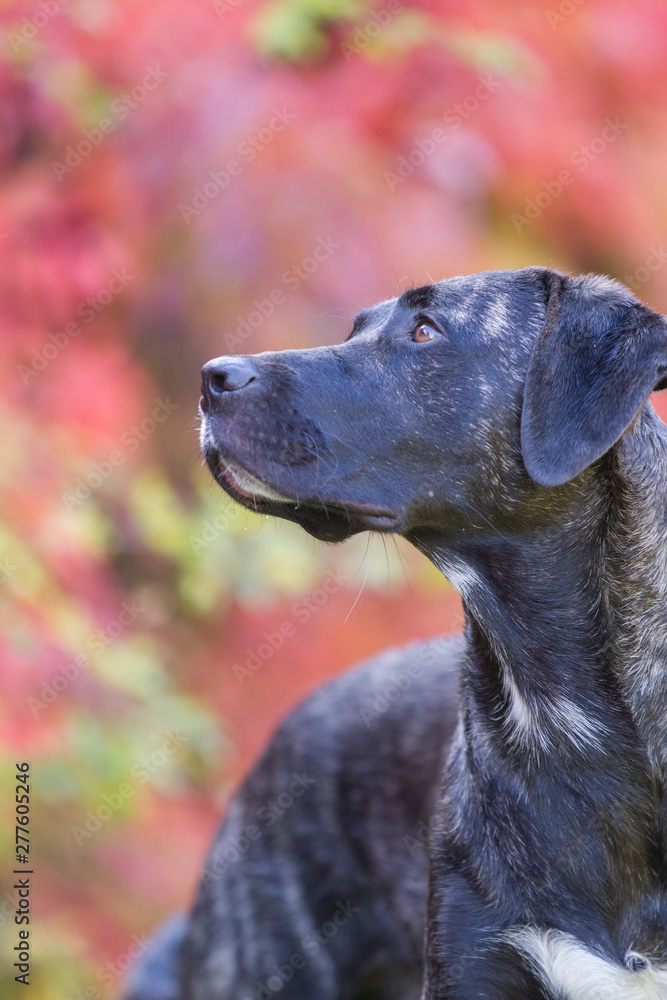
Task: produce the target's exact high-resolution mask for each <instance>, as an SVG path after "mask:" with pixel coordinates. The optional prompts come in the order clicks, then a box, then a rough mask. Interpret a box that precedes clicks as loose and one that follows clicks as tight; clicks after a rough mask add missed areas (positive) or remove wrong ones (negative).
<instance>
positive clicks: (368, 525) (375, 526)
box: [205, 449, 401, 542]
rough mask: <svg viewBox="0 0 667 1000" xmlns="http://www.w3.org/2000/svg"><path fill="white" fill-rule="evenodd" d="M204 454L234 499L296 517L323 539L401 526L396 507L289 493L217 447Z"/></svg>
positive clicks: (337, 539)
mask: <svg viewBox="0 0 667 1000" xmlns="http://www.w3.org/2000/svg"><path fill="white" fill-rule="evenodd" d="M205 454H206V462H207V464H208V467H209V469H210V470H211V472H212V473H213V476H214V477H215V480H216V482H217V483H218V485H219V486H221V487H222V489H223V490H224V491H225V493H228V494H229V496H230V497H232V499H233V500H236V502H237V503H239V504H241V505H242V506H243V507H246V508H247V509H248V510H253V511H256V512H257V513H258V514H266V515H268V516H271V517H282V518H284V519H285V520H287V521H294V522H295V523H296V524H298V525H300V527H302V528H303V529H304V531H307V532H308V533H309V534H310V535H313V536H314V537H315V538H317V539H319V540H320V541H322V542H343V541H345V539H346V538H350V537H351V536H352V535H356V534H358V532H360V531H380V532H391V531H397V530H398V529H399V527H400V523H401V518H400V516H399V515H398V514H396V513H395V512H394V511H391V510H386V509H376V508H373V507H370V506H367V505H366V504H344V503H340V502H338V503H337V502H334V501H329V500H323V499H320V498H314V499H303V498H301V499H299V498H297V497H290V496H287V495H285V494H283V493H280V492H279V491H278V490H277V489H274V488H273V487H272V486H271V485H269V484H268V483H266V482H264V481H263V480H261V479H259V478H258V477H257V476H255V475H253V473H251V472H249V471H248V470H247V469H245V468H244V467H243V466H241V465H239V464H238V462H235V461H234V460H233V459H230V458H226V457H224V456H223V455H221V453H220V452H219V451H218V450H217V449H206V452H205Z"/></svg>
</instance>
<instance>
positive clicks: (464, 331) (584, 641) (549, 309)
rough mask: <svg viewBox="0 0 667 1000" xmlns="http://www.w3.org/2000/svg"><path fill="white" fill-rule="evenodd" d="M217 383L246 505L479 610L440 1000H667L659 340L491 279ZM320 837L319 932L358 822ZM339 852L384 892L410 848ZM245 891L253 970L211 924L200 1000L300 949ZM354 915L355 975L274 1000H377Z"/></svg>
mask: <svg viewBox="0 0 667 1000" xmlns="http://www.w3.org/2000/svg"><path fill="white" fill-rule="evenodd" d="M202 374H203V391H202V403H201V408H202V412H203V422H202V435H201V441H202V447H203V451H204V455H205V457H206V461H207V463H208V465H209V468H210V470H211V472H212V473H213V475H214V477H215V478H216V480H217V481H218V482H219V484H220V485H221V486H222V487H223V489H225V490H226V492H227V493H229V494H230V495H231V496H232V497H233V498H234V499H235V500H236V501H237V502H239V503H241V504H243V505H244V506H246V507H248V508H250V509H256V510H258V511H260V512H262V513H265V514H271V515H274V516H278V517H284V518H286V519H289V520H292V521H296V522H297V523H298V524H300V525H301V526H302V527H303V528H305V530H307V531H308V532H310V533H311V534H312V535H314V536H315V537H316V538H320V539H322V540H324V541H329V542H339V541H343V540H344V539H346V538H348V537H349V536H350V535H352V534H354V533H356V532H358V531H363V530H373V531H378V532H395V533H400V534H401V535H403V536H404V537H405V538H406V539H408V540H409V541H410V542H412V544H414V545H415V546H416V547H417V548H418V549H419V550H420V551H421V552H423V553H424V554H425V555H426V556H427V557H428V558H429V559H431V560H432V561H433V562H434V563H435V565H436V566H438V567H439V568H440V569H441V570H442V572H443V573H444V574H445V576H446V577H447V578H448V579H449V581H450V582H451V583H452V584H453V585H454V586H455V587H456V588H457V589H458V590H459V592H460V593H461V595H462V597H463V601H464V607H465V612H466V630H465V641H464V643H463V645H462V646H461V647H460V649H459V651H458V652H457V653H456V655H455V656H454V659H455V660H456V662H457V664H458V670H459V672H460V695H459V712H458V721H457V723H456V730H455V733H454V735H453V737H452V741H451V747H450V749H449V751H448V754H447V759H446V762H445V764H444V766H443V769H442V772H443V773H442V791H441V792H440V793H439V794H438V797H437V801H436V804H435V828H434V832H433V836H432V839H431V846H430V869H429V878H428V905H427V915H426V934H425V953H424V981H423V988H422V997H423V1000H445V998H446V1000H472V998H487V1000H516V998H521V1000H649V998H665V997H667V856H666V853H665V838H666V835H667V796H666V793H665V773H666V767H667V725H666V724H665V710H666V709H667V670H666V669H665V667H666V666H667V663H666V660H667V649H666V645H667V630H666V629H665V625H666V624H667V573H666V569H667V567H666V565H665V564H666V562H667V535H666V533H665V529H666V527H667V429H666V428H665V427H664V425H663V424H662V422H661V421H660V420H659V418H658V417H657V415H656V414H655V411H654V410H653V408H652V406H651V404H650V402H649V400H648V397H649V395H650V393H651V392H652V391H654V390H656V389H662V388H665V387H667V322H666V321H665V319H664V318H663V317H662V316H660V315H659V314H657V313H655V312H653V311H651V310H650V309H648V308H647V307H646V306H644V305H642V304H641V303H640V302H639V301H638V300H637V299H636V298H635V297H634V296H633V295H632V294H631V293H630V292H629V291H628V290H627V289H625V288H624V287H623V286H621V285H619V284H617V283H616V282H613V281H611V280H610V279H608V278H603V277H598V276H594V275H587V276H577V277H571V276H566V275H563V274H559V273H558V272H555V271H552V270H550V269H546V268H527V269H522V270H518V271H509V272H487V273H483V274H478V275H471V276H467V277H459V278H451V279H448V280H446V281H443V282H439V283H434V284H431V285H427V286H423V287H420V288H414V289H410V290H409V291H406V292H404V293H403V294H402V295H400V296H398V297H397V298H396V299H392V300H389V301H387V302H383V303H380V304H379V305H377V306H375V307H373V308H372V309H369V310H366V311H364V312H362V313H361V314H359V315H358V316H357V318H356V320H355V322H354V325H353V327H352V331H351V333H350V336H349V337H348V339H347V341H346V342H345V343H344V344H342V345H337V346H334V347H323V348H312V349H309V350H301V351H283V352H275V353H271V352H269V353H265V354H260V355H257V356H254V357H249V356H246V357H232V358H217V359H214V360H213V361H212V362H209V363H208V364H207V365H205V366H204V369H203V373H202ZM334 702H335V699H334ZM419 710H420V711H428V706H427V705H426V703H425V701H424V702H421V705H420V709H419ZM339 711H344V709H343V707H342V706H340V708H339ZM320 724H321V725H322V726H324V719H321V720H320ZM443 732H444V729H443ZM312 735H313V733H312V728H311V732H310V736H311V738H312ZM444 742H446V738H445V737H443V743H444ZM290 745H291V746H298V735H297V734H296V733H293V734H292V738H291V742H290ZM274 750H275V746H274ZM381 752H385V745H384V744H382V746H381ZM415 752H416V748H415ZM386 753H387V754H389V753H390V746H387V747H386ZM407 763H408V764H409V761H407ZM267 766H268V767H269V768H270V766H271V765H270V763H269V764H268V765H267ZM288 766H289V765H288ZM401 767H403V762H402V763H401ZM283 770H284V767H283ZM348 771H349V769H348V770H344V771H343V772H341V774H340V776H339V777H338V779H337V780H338V781H339V782H343V783H345V784H348V785H351V786H352V787H351V789H350V791H349V793H348V794H349V796H350V799H349V801H350V802H352V801H354V787H353V786H354V780H352V779H353V777H354V776H351V775H350V774H349V773H348ZM418 772H419V768H417V773H418ZM250 780H251V782H252V780H253V779H252V778H251V779H250ZM432 787H433V786H431V788H432ZM385 790H386V785H383V791H385ZM404 791H405V789H403V792H404ZM253 801H256V796H255V798H254V799H253ZM305 802H306V798H305V795H304V806H305ZM373 807H374V803H373V802H370V803H367V805H366V809H367V810H371V809H372V808H373ZM320 809H321V810H322V811H321V812H318V814H317V819H316V823H315V827H316V828H317V829H319V831H320V836H321V837H322V842H323V843H324V845H325V846H324V856H323V857H321V856H320V855H319V854H318V852H317V849H316V847H317V845H316V844H315V841H316V840H317V834H314V833H313V826H312V825H310V826H307V827H300V826H299V825H298V824H297V823H296V822H294V824H288V826H289V835H288V840H289V844H287V843H285V842H283V843H282V844H281V845H280V848H279V849H278V853H277V854H274V859H275V858H276V857H278V856H282V857H284V858H285V860H286V874H285V877H284V878H283V879H282V882H280V885H281V888H280V890H279V894H280V896H281V897H283V896H284V897H287V896H289V895H290V894H292V895H293V896H298V895H299V894H300V895H301V896H302V899H301V900H300V901H299V904H298V905H297V910H298V912H300V913H303V912H304V910H305V911H307V912H308V913H313V912H316V913H317V915H318V917H319V915H320V914H321V913H322V910H321V909H319V910H317V906H318V904H319V903H320V902H321V899H322V894H323V895H324V897H325V898H326V899H327V903H330V901H331V898H332V897H331V895H330V886H331V883H330V882H329V880H328V875H329V873H330V872H332V871H334V872H335V870H336V856H335V852H336V851H337V850H338V848H339V847H340V846H341V843H343V842H344V840H345V837H344V835H343V834H341V836H340V838H338V839H336V840H335V843H334V842H332V841H329V840H328V838H327V836H326V832H327V831H328V830H329V829H330V827H331V825H334V826H335V823H336V821H337V816H335V815H331V814H327V812H326V809H325V807H324V806H323V805H321V806H320ZM241 812H242V809H241ZM348 822H350V823H351V826H348V825H347V824H348ZM233 823H234V819H233V817H232V818H231V819H230V820H228V824H231V825H232V826H233ZM345 826H346V829H352V830H356V831H357V834H358V839H357V840H356V841H355V843H354V847H353V850H354V851H355V852H356V853H357V858H358V860H359V867H360V869H361V870H362V871H363V870H367V869H368V870H372V869H371V867H370V862H369V850H370V851H371V854H372V856H377V853H378V851H379V852H382V851H383V847H384V844H391V842H392V839H393V831H389V830H387V829H386V825H385V824H384V823H380V824H376V825H375V826H374V827H373V828H372V829H369V828H365V827H364V824H363V823H357V824H355V823H354V820H353V819H352V820H350V819H349V817H346V820H345ZM378 826H384V827H385V830H384V832H385V834H386V836H385V837H384V838H383V839H382V840H380V841H376V840H374V839H373V838H374V837H375V836H376V835H378V829H377V827H378ZM283 829H284V828H283ZM368 835H370V837H371V840H373V843H372V845H370V846H369V844H370V842H369V839H368ZM380 836H382V834H381V833H380ZM313 837H315V840H313ZM306 840H307V841H308V843H307V845H306V843H305V841H306ZM295 849H296V850H297V852H299V851H300V852H303V853H302V856H307V855H308V853H309V852H310V853H311V856H312V858H313V862H312V864H310V865H309V866H308V868H307V871H304V869H303V867H301V868H299V867H297V869H296V872H295V871H294V865H293V858H294V850H295ZM290 859H292V863H290ZM390 868H391V863H390ZM323 872H324V874H322V873H323ZM252 874H253V875H254V876H255V877H256V878H257V879H261V878H262V874H261V866H260V868H258V869H255V870H254V871H253V873H252ZM344 874H347V873H346V872H345V873H344ZM392 874H393V878H394V879H395V880H396V884H400V882H401V875H400V874H399V871H398V870H395V871H394V872H393V873H392ZM269 878H270V880H271V882H272V884H273V886H274V887H275V886H276V885H277V884H279V882H278V878H277V876H276V873H275V872H273V873H272V874H271V875H270V876H269ZM338 884H341V885H342V884H343V882H341V883H338ZM247 888H248V884H247V883H246V885H245V887H244V890H243V892H242V893H241V894H240V896H232V897H231V898H228V899H224V898H223V897H222V896H221V895H218V896H217V905H218V908H219V909H220V908H222V909H224V908H229V910H228V912H229V911H232V910H236V915H235V917H234V921H235V923H236V924H237V927H238V926H242V927H243V931H242V933H241V932H239V931H238V929H237V930H236V932H234V936H235V938H236V940H235V941H234V948H233V949H232V950H230V948H229V947H227V943H226V942H225V943H224V946H223V943H222V942H220V940H219V937H217V936H216V933H215V931H213V932H211V936H210V937H208V935H209V931H208V929H207V926H206V925H207V922H208V920H209V919H210V910H209V911H207V909H206V905H205V904H203V905H202V904H200V903H198V904H197V905H196V906H195V910H194V914H193V917H192V919H191V922H190V927H189V930H188V932H187V935H186V944H185V946H184V954H185V956H188V955H190V956H191V958H190V960H188V959H187V957H186V960H185V961H184V963H183V967H184V972H183V975H182V984H183V985H182V988H183V990H184V994H183V995H184V996H187V997H193V998H194V1000H203V998H204V997H210V998H213V997H220V998H223V997H226V996H229V997H233V998H236V997H238V998H239V1000H246V998H247V997H252V996H253V995H259V994H257V992H255V993H254V994H253V989H255V991H256V990H257V989H259V986H258V984H257V980H256V979H255V981H254V982H252V983H248V984H246V982H243V985H242V986H241V985H239V984H237V981H236V980H235V979H234V974H235V973H234V971H233V969H232V971H230V963H233V962H234V961H235V959H234V953H237V954H238V952H239V951H244V953H245V954H246V955H248V954H250V953H251V952H252V949H253V947H256V945H257V942H258V941H260V942H261V941H264V942H266V941H267V940H268V939H272V940H275V939H276V938H279V937H280V936H281V932H286V931H287V930H289V928H288V929H286V928H276V927H275V925H274V923H273V918H274V914H275V912H282V911H281V908H280V906H279V907H278V910H277V911H273V910H272V909H271V908H270V907H269V908H267V909H264V910H263V912H261V913H258V912H256V911H255V910H254V909H253V907H252V906H251V905H248V900H249V894H248V892H247ZM334 895H335V892H334ZM304 899H305V900H306V902H304ZM360 901H361V900H360ZM363 902H365V903H366V905H367V906H371V907H372V905H373V897H372V895H371V896H369V897H368V899H364V900H363ZM352 905H353V906H356V905H357V904H356V903H353V904H352ZM382 909H383V907H380V910H382ZM348 915H349V917H350V919H349V922H348V923H347V924H346V925H345V926H344V927H341V929H340V933H339V934H338V935H336V936H335V937H332V942H331V943H332V944H334V943H335V942H336V941H339V942H340V946H339V948H338V949H334V948H332V949H331V950H325V949H324V948H322V950H321V955H322V956H326V958H323V959H322V961H321V962H320V961H318V958H319V956H320V952H318V953H317V955H315V956H314V957H313V958H312V959H306V958H304V966H303V967H302V968H299V969H298V970H297V969H294V970H293V971H294V974H293V976H290V977H289V979H287V972H284V974H283V981H281V982H280V984H278V982H277V980H276V981H274V982H273V985H271V984H268V985H267V989H268V990H269V992H270V993H271V995H274V994H276V993H281V995H282V997H283V998H287V997H293V998H297V997H306V996H309V997H315V996H317V997H318V998H320V997H321V998H329V997H332V998H333V997H347V996H353V995H354V990H355V989H359V988H361V987H362V983H361V982H359V981H357V982H356V983H352V982H351V980H350V979H349V977H348V978H345V975H344V974H343V973H339V971H338V970H339V968H340V969H343V968H345V967H346V963H347V966H348V967H352V966H354V968H356V969H359V970H361V969H363V968H364V967H365V963H366V960H367V958H368V956H369V955H370V954H371V953H372V952H373V951H374V950H375V949H376V947H377V940H375V939H373V937H372V934H371V935H370V936H367V932H366V931H365V930H364V927H363V926H362V922H360V923H359V924H358V925H355V924H354V919H355V917H356V914H354V913H353V912H352V910H350V911H349V914H348ZM383 916H384V913H383V912H379V913H378V917H377V921H378V923H379V924H381V923H382V919H381V918H382V917H383ZM330 919H331V918H330ZM341 919H342V918H341ZM213 922H214V923H215V921H213ZM304 926H305V925H304ZM345 928H349V934H347V933H345ZM353 928H355V929H353ZM357 928H358V929H357ZM309 929H310V925H309ZM380 933H381V932H379V935H380ZM410 935H411V932H410V930H408V928H407V927H406V930H405V934H404V937H403V940H408V939H410ZM287 936H288V937H289V935H287ZM207 937H208V942H207ZM241 937H242V938H243V943H242V944H240V943H239V941H240V938H241ZM386 940H387V946H388V948H389V949H390V950H393V949H397V948H398V947H399V943H398V942H397V941H396V940H395V939H394V937H393V936H391V935H390V936H389V937H388V938H387V939H386ZM347 949H349V951H348V950H347ZM269 950H270V949H269ZM288 950H289V944H288ZM274 954H275V952H273V951H271V961H272V960H273V955H274ZM255 955H256V956H257V955H259V956H260V957H259V959H258V961H259V964H256V965H255V966H254V967H255V969H260V968H262V969H263V966H262V964H261V963H262V958H261V955H262V952H261V948H260V950H259V951H257V950H256V951H255ZM193 957H195V960H196V961H199V962H200V963H203V964H204V966H205V969H206V971H205V972H204V973H203V974H201V975H200V974H199V972H197V971H193ZM290 957H291V956H287V955H285V956H284V957H283V962H284V961H287V962H288V963H289V961H290ZM301 957H302V958H303V957H304V956H301ZM337 963H338V965H337ZM246 964H248V961H247V959H246ZM200 968H201V966H200ZM278 975H279V974H278V973H276V976H278ZM225 977H226V978H225ZM299 977H303V982H304V983H305V982H306V981H307V982H308V985H307V986H299V985H297V979H298V978H299ZM222 983H224V984H225V985H224V986H222V985H221V984H222ZM228 983H229V984H231V985H230V986H229V988H228V986H227V984H228ZM262 985H263V984H262ZM225 989H227V990H228V991H227V993H225V992H224V990H225Z"/></svg>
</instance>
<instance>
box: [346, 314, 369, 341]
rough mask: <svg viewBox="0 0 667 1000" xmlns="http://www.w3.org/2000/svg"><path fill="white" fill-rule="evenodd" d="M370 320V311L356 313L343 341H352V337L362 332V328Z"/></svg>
mask: <svg viewBox="0 0 667 1000" xmlns="http://www.w3.org/2000/svg"><path fill="white" fill-rule="evenodd" d="M370 318H371V311H370V309H366V310H364V311H363V312H360V313H357V315H356V316H355V317H354V323H353V324H352V329H351V330H350V332H349V333H348V335H347V337H346V338H345V339H346V340H352V338H353V337H356V335H357V334H358V333H360V332H361V331H362V330H363V328H364V327H365V326H367V324H368V323H369V322H370Z"/></svg>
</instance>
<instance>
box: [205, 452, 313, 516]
mask: <svg viewBox="0 0 667 1000" xmlns="http://www.w3.org/2000/svg"><path fill="white" fill-rule="evenodd" d="M217 464H218V473H219V476H220V478H221V479H224V481H225V483H226V484H227V485H228V486H230V487H231V488H232V490H233V491H234V492H235V493H237V494H238V495H239V496H241V497H243V498H244V499H245V500H251V501H252V502H253V503H255V502H256V501H260V502H261V501H269V502H272V503H287V504H290V505H291V506H296V504H297V501H296V500H293V499H292V498H291V497H286V496H283V494H282V493H278V491H277V490H274V489H273V487H272V486H269V484H268V483H265V482H264V481H263V480H262V479H258V478H257V476H254V475H253V474H252V473H251V472H248V470H247V469H244V468H243V466H242V465H239V463H238V462H234V461H233V460H232V459H230V458H223V457H222V456H220V457H219V458H218V463H217Z"/></svg>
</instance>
